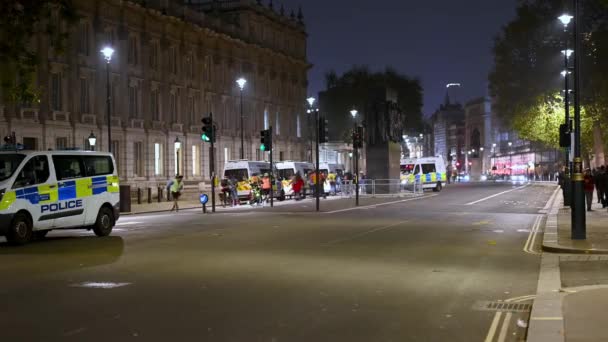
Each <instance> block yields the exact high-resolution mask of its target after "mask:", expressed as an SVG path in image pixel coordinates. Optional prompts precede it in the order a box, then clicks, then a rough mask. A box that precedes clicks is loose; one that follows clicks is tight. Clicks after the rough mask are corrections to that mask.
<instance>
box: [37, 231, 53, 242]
mask: <svg viewBox="0 0 608 342" xmlns="http://www.w3.org/2000/svg"><path fill="white" fill-rule="evenodd" d="M49 232H50V230H37V231H35V232H34V239H36V240H44V238H45V237H46V234H48V233H49Z"/></svg>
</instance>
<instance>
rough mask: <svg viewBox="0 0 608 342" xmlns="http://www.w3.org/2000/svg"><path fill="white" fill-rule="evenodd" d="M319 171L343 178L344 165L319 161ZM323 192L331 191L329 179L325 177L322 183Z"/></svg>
mask: <svg viewBox="0 0 608 342" xmlns="http://www.w3.org/2000/svg"><path fill="white" fill-rule="evenodd" d="M319 172H321V173H322V174H323V173H325V174H326V175H329V174H330V173H333V174H335V175H336V176H340V178H344V165H342V164H336V163H319ZM323 192H325V194H329V193H330V192H331V184H329V180H327V179H326V180H325V183H323Z"/></svg>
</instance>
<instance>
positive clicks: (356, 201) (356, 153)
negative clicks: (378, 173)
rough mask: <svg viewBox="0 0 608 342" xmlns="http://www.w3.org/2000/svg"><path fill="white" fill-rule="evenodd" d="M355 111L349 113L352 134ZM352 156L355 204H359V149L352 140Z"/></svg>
mask: <svg viewBox="0 0 608 342" xmlns="http://www.w3.org/2000/svg"><path fill="white" fill-rule="evenodd" d="M358 113H359V112H357V110H356V109H353V110H351V111H350V115H352V117H353V136H354V134H356V133H357V114H358ZM353 157H354V158H355V160H354V162H355V170H354V171H355V177H354V181H355V205H357V206H358V205H359V149H358V148H357V146H356V144H355V143H354V141H353Z"/></svg>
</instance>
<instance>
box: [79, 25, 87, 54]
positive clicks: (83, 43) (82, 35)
mask: <svg viewBox="0 0 608 342" xmlns="http://www.w3.org/2000/svg"><path fill="white" fill-rule="evenodd" d="M78 53H80V54H81V55H85V56H88V55H89V23H87V22H85V21H83V22H81V23H80V28H79V35H78Z"/></svg>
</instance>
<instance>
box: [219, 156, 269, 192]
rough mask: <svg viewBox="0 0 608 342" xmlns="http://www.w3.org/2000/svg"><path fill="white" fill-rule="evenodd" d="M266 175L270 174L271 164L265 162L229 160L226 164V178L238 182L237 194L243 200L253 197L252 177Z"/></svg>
mask: <svg viewBox="0 0 608 342" xmlns="http://www.w3.org/2000/svg"><path fill="white" fill-rule="evenodd" d="M265 173H270V163H268V162H265V161H251V160H246V159H240V160H229V161H227V162H226V164H224V178H225V179H230V180H236V182H237V193H238V196H239V199H241V200H248V199H249V198H250V196H251V186H250V185H249V180H250V179H251V177H253V176H258V177H262V176H263V175H264V174H265Z"/></svg>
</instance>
